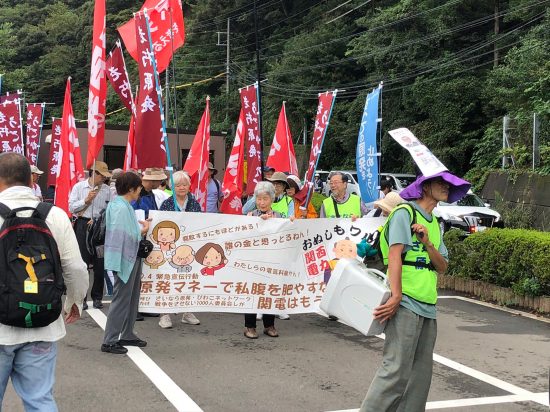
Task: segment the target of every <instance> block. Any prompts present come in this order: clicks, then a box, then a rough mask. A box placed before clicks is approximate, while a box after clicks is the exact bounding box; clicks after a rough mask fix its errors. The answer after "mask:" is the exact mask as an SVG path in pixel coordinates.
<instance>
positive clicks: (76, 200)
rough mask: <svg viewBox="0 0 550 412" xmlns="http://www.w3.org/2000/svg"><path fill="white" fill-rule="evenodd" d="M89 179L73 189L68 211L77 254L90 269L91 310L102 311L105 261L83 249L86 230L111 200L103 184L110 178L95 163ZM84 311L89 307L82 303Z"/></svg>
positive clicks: (104, 166) (107, 172) (108, 174)
mask: <svg viewBox="0 0 550 412" xmlns="http://www.w3.org/2000/svg"><path fill="white" fill-rule="evenodd" d="M89 173H90V177H89V178H88V179H86V180H83V181H82V182H78V183H77V184H76V185H74V186H73V189H72V190H71V194H70V196H69V211H70V212H71V213H72V214H73V215H74V216H75V217H76V221H75V224H74V231H75V233H76V240H77V241H78V246H79V248H80V254H81V255H82V259H83V260H84V262H86V264H88V265H90V264H92V265H93V271H94V284H93V286H92V290H91V292H90V295H91V296H92V300H93V302H94V308H96V309H101V308H102V307H103V303H102V302H101V301H102V299H103V284H104V261H103V256H102V255H101V256H100V255H98V254H97V253H93V254H91V253H90V252H89V251H88V247H87V246H86V236H87V233H88V227H89V225H90V224H91V223H92V219H94V218H96V217H98V216H99V214H100V213H101V211H102V210H103V209H105V208H106V207H107V203H109V201H110V200H111V191H110V190H109V186H107V185H106V184H105V180H106V179H107V178H110V177H111V176H112V175H111V173H109V168H108V167H107V163H104V162H100V161H96V162H95V166H94V167H93V168H92V169H90V171H89ZM83 306H84V310H86V309H88V304H87V302H86V301H84V305H83Z"/></svg>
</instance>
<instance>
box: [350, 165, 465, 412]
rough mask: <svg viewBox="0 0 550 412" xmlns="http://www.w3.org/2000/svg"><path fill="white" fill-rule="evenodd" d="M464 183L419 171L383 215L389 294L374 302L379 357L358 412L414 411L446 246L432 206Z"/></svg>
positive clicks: (420, 397) (421, 405)
mask: <svg viewBox="0 0 550 412" xmlns="http://www.w3.org/2000/svg"><path fill="white" fill-rule="evenodd" d="M469 188H470V184H469V183H468V182H466V181H464V180H462V179H460V178H458V177H456V176H453V175H452V174H450V173H448V172H441V173H438V174H436V175H434V176H430V177H425V176H420V177H419V178H418V179H417V180H416V181H415V182H414V183H413V184H411V185H410V186H408V187H407V188H406V189H405V190H404V191H402V192H401V193H400V195H401V197H402V198H403V199H405V200H410V201H411V202H409V203H408V204H403V205H400V206H398V207H397V208H396V209H394V211H393V212H392V213H391V214H390V216H389V217H388V221H387V223H386V224H385V225H384V229H383V231H382V234H381V237H380V248H381V251H382V255H383V257H384V261H385V262H387V264H388V272H387V274H388V279H389V282H390V288H391V297H390V298H389V299H388V301H387V302H386V303H385V304H383V305H381V306H378V307H377V308H375V310H374V318H375V319H376V320H378V321H380V322H381V323H382V322H387V323H386V328H385V334H386V339H385V341H384V358H383V361H382V366H381V367H380V368H379V369H378V371H377V372H376V376H375V377H374V380H373V381H372V383H371V386H370V388H369V391H368V393H367V396H366V397H365V400H364V401H363V404H362V405H361V409H360V412H384V411H407V412H417V411H418V412H420V411H424V410H425V408H426V400H427V398H428V392H429V390H430V384H431V379H432V359H433V348H434V345H435V339H436V335H437V324H436V306H435V304H436V302H437V274H438V273H444V272H445V270H446V269H447V259H448V254H447V249H446V247H445V245H444V244H443V238H442V235H441V232H440V229H439V225H438V222H437V219H436V218H435V216H434V215H433V214H432V211H433V209H434V207H435V206H437V203H438V202H440V201H442V202H451V203H452V202H455V201H457V200H459V199H460V198H462V197H463V196H464V195H465V194H466V193H467V191H468V189H469Z"/></svg>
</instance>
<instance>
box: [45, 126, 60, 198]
mask: <svg viewBox="0 0 550 412" xmlns="http://www.w3.org/2000/svg"><path fill="white" fill-rule="evenodd" d="M50 136H51V140H50V157H49V159H50V160H49V162H48V183H47V186H48V187H50V186H55V182H56V181H57V175H58V173H59V144H60V137H61V119H60V118H54V119H53V121H52V134H51V135H50Z"/></svg>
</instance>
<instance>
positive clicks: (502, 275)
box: [444, 229, 550, 296]
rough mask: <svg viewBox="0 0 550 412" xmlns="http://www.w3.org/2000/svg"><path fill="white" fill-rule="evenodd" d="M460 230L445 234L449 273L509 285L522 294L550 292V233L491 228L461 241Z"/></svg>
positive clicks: (544, 293)
mask: <svg viewBox="0 0 550 412" xmlns="http://www.w3.org/2000/svg"><path fill="white" fill-rule="evenodd" d="M458 232H459V231H458V230H451V231H449V232H447V233H446V234H445V236H444V240H445V245H446V246H447V248H448V249H449V256H450V262H449V267H448V270H447V273H448V274H449V275H452V276H458V277H464V278H469V279H474V280H482V281H484V282H489V283H492V284H495V285H497V286H503V287H509V288H512V289H513V290H514V292H516V293H518V294H521V295H530V296H541V295H546V296H549V295H550V271H549V270H548V268H549V267H550V233H548V232H538V231H535V230H524V229H489V230H486V231H483V232H478V233H474V234H472V235H470V236H469V237H467V238H466V239H465V240H464V241H461V240H460V236H459V233H458Z"/></svg>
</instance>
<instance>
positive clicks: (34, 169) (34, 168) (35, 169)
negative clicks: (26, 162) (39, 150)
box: [31, 165, 44, 175]
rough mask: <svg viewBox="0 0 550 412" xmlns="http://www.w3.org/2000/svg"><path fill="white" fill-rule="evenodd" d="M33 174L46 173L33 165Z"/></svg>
mask: <svg viewBox="0 0 550 412" xmlns="http://www.w3.org/2000/svg"><path fill="white" fill-rule="evenodd" d="M31 173H36V174H37V175H41V174H43V173H44V172H43V171H42V170H40V169H39V168H38V167H36V166H34V165H32V166H31Z"/></svg>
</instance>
